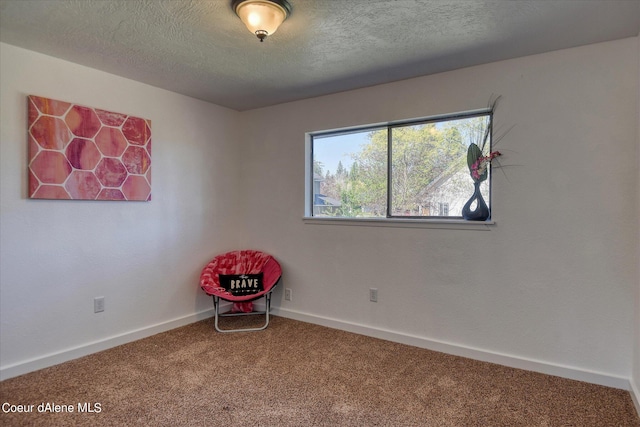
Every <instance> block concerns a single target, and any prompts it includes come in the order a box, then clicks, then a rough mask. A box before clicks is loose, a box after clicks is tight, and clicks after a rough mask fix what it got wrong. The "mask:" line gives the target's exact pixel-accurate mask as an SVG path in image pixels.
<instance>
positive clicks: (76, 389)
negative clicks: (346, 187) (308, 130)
mask: <svg viewBox="0 0 640 427" xmlns="http://www.w3.org/2000/svg"><path fill="white" fill-rule="evenodd" d="M232 321H240V322H243V323H247V322H251V320H249V318H240V319H239V318H235V319H226V320H225V322H232ZM0 400H1V402H2V403H9V404H13V405H26V406H27V408H28V405H34V406H33V411H34V412H32V413H4V411H2V412H0V424H1V425H3V426H67V425H82V426H232V425H233V426H358V427H362V426H575V427H588V426H618V427H623V426H633V427H640V418H639V417H638V415H637V414H636V412H635V408H634V406H633V403H632V401H631V397H630V395H629V393H628V392H627V391H624V390H618V389H612V388H607V387H602V386H597V385H593V384H588V383H584V382H579V381H572V380H567V379H563V378H558V377H553V376H548V375H543V374H538V373H533V372H528V371H523V370H518V369H513V368H506V367H503V366H499V365H494V364H490V363H485V362H478V361H474V360H470V359H465V358H462V357H456V356H451V355H447V354H443V353H438V352H433V351H429V350H424V349H420V348H415V347H411V346H406V345H402V344H397V343H393V342H388V341H383V340H379V339H375V338H369V337H365V336H361V335H356V334H352V333H348V332H343V331H338V330H334V329H329V328H325V327H321V326H317V325H312V324H308V323H303V322H298V321H294V320H290V319H285V318H282V317H274V318H273V320H272V323H271V325H270V326H269V328H268V329H266V330H265V331H262V332H252V333H241V334H220V333H216V332H215V331H214V329H213V320H212V319H209V320H205V321H202V322H198V323H194V324H192V325H189V326H185V327H182V328H178V329H174V330H172V331H169V332H165V333H162V334H158V335H155V336H153V337H150V338H146V339H143V340H140V341H137V342H133V343H130V344H126V345H122V346H119V347H116V348H113V349H110V350H107V351H103V352H100V353H96V354H93V355H90V356H87V357H83V358H80V359H77V360H73V361H70V362H67V363H64V364H61V365H58V366H54V367H51V368H47V369H43V370H40V371H38V372H33V373H29V374H26V375H22V376H20V377H16V378H11V379H8V380H5V381H3V382H1V383H0ZM41 403H44V404H47V403H49V409H51V405H52V404H56V405H69V406H70V407H72V408H73V409H74V412H72V413H52V412H44V413H39V412H38V406H39V405H40V404H41ZM85 403H90V404H91V409H93V410H94V411H97V410H98V409H99V412H86V409H87V408H88V406H83V405H84V404H85ZM78 404H80V408H78ZM69 406H66V408H67V409H68V408H69ZM44 409H46V407H45V408H44ZM78 409H85V412H78Z"/></svg>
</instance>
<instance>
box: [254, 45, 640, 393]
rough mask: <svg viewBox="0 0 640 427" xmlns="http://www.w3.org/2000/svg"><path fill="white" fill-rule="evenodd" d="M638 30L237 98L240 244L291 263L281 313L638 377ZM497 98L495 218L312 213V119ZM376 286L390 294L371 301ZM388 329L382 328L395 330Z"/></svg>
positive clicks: (418, 110) (340, 123)
mask: <svg viewBox="0 0 640 427" xmlns="http://www.w3.org/2000/svg"><path fill="white" fill-rule="evenodd" d="M637 45H638V39H637V38H630V39H625V40H619V41H614V42H609V43H603V44H596V45H590V46H585V47H580V48H575V49H568V50H562V51H556V52H551V53H547V54H542V55H536V56H530V57H525V58H520V59H515V60H509V61H503V62H498V63H492V64H487V65H482V66H477V67H472V68H467V69H462V70H457V71H453V72H447V73H443V74H438V75H433V76H426V77H421V78H416V79H411V80H405V81H400V82H395V83H391V84H385V85H380V86H376V87H371V88H366V89H362V90H354V91H350V92H344V93H339V94H334V95H330V96H325V97H319V98H315V99H309V100H304V101H299V102H293V103H288V104H282V105H278V106H274V107H269V108H263V109H259V110H253V111H248V112H244V113H242V121H243V123H244V129H243V132H244V133H243V140H244V144H243V154H242V155H243V162H244V165H246V167H245V168H244V170H245V171H246V172H247V173H246V174H245V175H244V177H243V178H244V181H243V185H244V187H243V188H245V190H246V191H244V192H243V194H244V197H243V199H242V202H243V203H244V205H243V206H244V208H243V209H242V212H244V213H245V220H244V224H245V226H244V227H245V231H244V236H245V240H244V242H245V244H251V245H253V246H256V247H259V248H264V249H267V250H269V251H271V252H272V253H273V254H274V255H275V256H277V257H278V258H279V259H280V260H282V263H283V267H284V285H285V286H286V287H290V288H291V289H292V290H293V301H292V302H286V301H282V300H281V298H277V300H278V305H279V310H278V312H279V313H280V314H282V315H285V316H290V317H297V318H301V319H306V320H310V321H316V322H318V323H324V324H329V325H334V326H338V327H344V328H347V329H352V330H358V331H361V332H365V333H370V334H372V335H378V336H391V337H395V338H399V339H401V340H405V341H408V342H413V343H416V345H424V346H425V347H431V348H437V349H444V350H446V351H451V352H457V353H460V354H467V355H473V356H476V357H479V358H482V357H485V358H487V359H489V360H495V361H500V362H503V363H506V364H509V363H511V364H513V365H518V366H522V367H528V368H532V369H537V370H541V371H546V372H551V373H554V372H555V373H558V374H561V375H565V376H570V377H571V376H573V377H576V378H580V379H585V380H589V381H594V382H600V383H604V384H609V385H613V386H619V387H624V388H626V387H628V379H629V377H630V375H631V370H632V357H633V347H634V344H633V338H632V337H633V333H634V300H633V297H632V296H633V295H634V292H635V288H637V286H638V270H637V268H636V265H637V260H638V255H639V254H638V241H637V236H638V211H637V208H638V203H637V197H638V172H637V167H638V160H637V159H638V157H637V144H638V143H637V137H636V134H637V127H638V124H637V117H638V114H637V108H638V107H637V104H636V102H637V100H636V97H637V91H638V87H639V82H638V48H637ZM492 94H499V95H502V97H503V98H502V101H501V103H500V105H499V108H498V111H497V113H496V116H495V120H496V126H497V127H498V129H502V130H505V129H507V128H509V127H511V126H514V127H513V129H512V130H511V131H510V132H509V133H508V135H507V136H506V137H505V138H504V139H503V140H502V141H501V142H500V143H499V145H498V146H497V148H499V149H500V151H501V152H502V153H503V154H504V156H503V157H502V158H501V163H502V164H503V165H512V166H510V167H507V168H505V169H504V171H505V173H506V176H504V175H503V174H501V173H496V174H495V175H494V183H493V184H494V187H493V188H494V198H493V208H494V211H493V215H492V216H493V218H494V219H495V221H496V225H495V226H493V227H491V229H490V231H488V232H486V231H477V230H441V229H407V228H380V227H356V226H336V225H317V224H306V223H304V222H303V220H302V216H303V207H304V180H305V175H304V161H305V154H304V133H305V132H310V131H318V130H323V129H332V128H340V127H346V126H355V125H364V124H368V123H378V122H384V121H389V120H398V119H407V118H414V117H423V116H430V115H437V114H444V113H452V112H459V111H464V110H471V109H477V108H482V107H485V106H486V105H487V103H488V101H489V99H490V98H491V96H492ZM370 287H376V288H378V289H379V291H378V298H379V302H378V303H371V302H369V301H368V289H369V288H370ZM385 334H386V335H385Z"/></svg>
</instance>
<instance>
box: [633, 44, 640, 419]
mask: <svg viewBox="0 0 640 427" xmlns="http://www.w3.org/2000/svg"><path fill="white" fill-rule="evenodd" d="M637 52H638V82H640V35H639V36H638V43H637ZM636 95H637V108H638V110H637V124H638V132H637V134H636V137H637V146H636V147H637V151H636V154H637V160H638V163H637V170H638V171H640V84H639V85H638V89H637V91H636ZM636 194H637V202H638V205H637V208H636V213H637V214H638V216H637V220H638V234H637V240H636V244H637V245H638V248H639V249H638V251H639V252H640V179H638V186H637V188H636ZM637 268H638V273H637V274H638V281H637V284H636V292H635V334H634V342H635V348H634V352H633V374H632V376H631V387H632V390H631V394H632V396H633V397H634V403H635V405H636V410H637V411H638V415H640V262H638V265H637Z"/></svg>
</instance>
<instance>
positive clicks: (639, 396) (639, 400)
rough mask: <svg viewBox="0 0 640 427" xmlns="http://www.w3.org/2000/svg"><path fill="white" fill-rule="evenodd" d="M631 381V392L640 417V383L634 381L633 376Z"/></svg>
mask: <svg viewBox="0 0 640 427" xmlns="http://www.w3.org/2000/svg"><path fill="white" fill-rule="evenodd" d="M630 383H631V384H630V385H631V387H630V388H629V393H631V400H633V404H634V405H635V407H636V412H637V413H638V417H640V387H639V384H636V382H635V381H633V378H632V379H631V382H630Z"/></svg>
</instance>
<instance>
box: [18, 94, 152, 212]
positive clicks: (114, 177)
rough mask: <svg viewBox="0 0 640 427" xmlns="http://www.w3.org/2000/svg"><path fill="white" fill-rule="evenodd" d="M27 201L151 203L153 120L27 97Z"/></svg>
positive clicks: (32, 96)
mask: <svg viewBox="0 0 640 427" xmlns="http://www.w3.org/2000/svg"><path fill="white" fill-rule="evenodd" d="M27 98H28V99H27V102H28V104H29V109H28V114H29V116H28V122H29V125H28V130H29V132H28V134H29V136H28V138H29V197H30V198H32V199H80V200H146V201H149V200H151V121H150V120H146V119H142V118H140V117H134V116H130V115H127V114H120V113H114V112H112V111H106V110H100V109H98V108H91V107H85V106H81V105H76V104H71V103H69V102H63V101H57V100H55V99H49V98H43V97H40V96H34V95H29V96H28V97H27Z"/></svg>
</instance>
